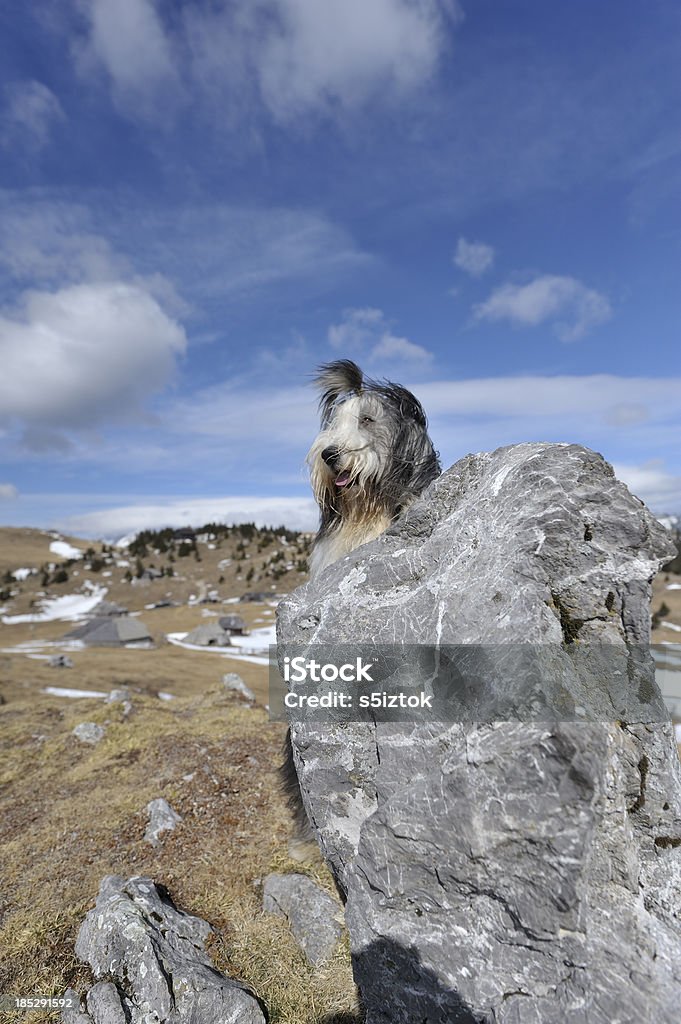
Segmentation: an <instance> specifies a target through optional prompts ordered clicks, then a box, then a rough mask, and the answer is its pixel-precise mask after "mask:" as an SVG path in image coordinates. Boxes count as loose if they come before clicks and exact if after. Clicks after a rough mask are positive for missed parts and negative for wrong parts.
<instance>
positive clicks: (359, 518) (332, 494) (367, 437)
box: [307, 395, 390, 576]
mask: <svg viewBox="0 0 681 1024" xmlns="http://www.w3.org/2000/svg"><path fill="white" fill-rule="evenodd" d="M382 414H383V410H382V407H381V403H380V401H379V400H378V399H377V398H375V397H374V396H373V395H366V396H361V397H360V396H355V397H353V398H348V399H347V401H345V402H343V403H342V404H341V405H340V406H339V407H338V409H337V411H336V413H335V415H334V417H333V419H332V420H331V422H330V423H329V425H328V427H327V428H326V429H325V430H322V431H321V433H320V434H319V435H318V436H317V438H316V439H315V441H314V444H313V445H312V447H311V448H310V451H309V452H308V455H307V462H308V464H309V466H310V482H311V484H312V490H313V492H314V496H315V498H316V500H317V503H318V504H319V505H320V506H321V505H322V503H323V501H324V500H325V499H326V500H329V501H330V503H331V505H332V507H333V508H335V509H336V511H337V512H338V513H339V516H340V519H339V525H338V527H337V528H336V529H335V530H333V531H332V532H331V533H329V534H327V535H326V536H323V537H321V538H320V539H319V541H318V542H317V544H315V547H314V550H313V552H312V556H311V558H310V575H311V576H316V575H317V574H318V573H320V572H321V571H322V569H325V568H326V567H327V565H331V563H332V562H336V561H337V560H338V559H339V558H342V557H343V555H347V554H348V552H350V551H354V549H355V548H358V547H359V546H360V544H367V543H368V542H369V541H370V540H374V539H375V538H376V537H378V536H379V535H380V534H381V533H383V532H384V531H385V530H387V528H388V526H389V525H390V516H389V515H387V513H386V512H384V511H381V510H380V509H378V508H376V507H375V503H374V502H371V501H370V500H369V499H368V495H367V490H366V487H365V486H363V485H362V482H363V481H367V480H369V479H371V478H375V477H377V476H378V474H379V471H380V448H379V447H378V446H377V444H376V439H377V436H380V424H381V418H382ZM367 418H370V419H371V420H372V422H371V425H369V423H368V422H367ZM333 446H335V447H337V448H338V449H339V451H340V453H341V454H340V461H339V463H338V466H337V468H336V469H335V470H331V469H330V467H329V466H327V464H326V463H325V462H324V460H323V459H322V457H321V453H322V452H323V451H324V450H325V449H326V448H329V447H333ZM343 470H345V471H347V472H349V474H350V479H351V481H352V483H351V485H350V486H348V487H346V488H343V490H339V489H338V488H336V487H335V484H334V481H335V479H336V478H337V477H338V475H339V473H340V472H342V471H343Z"/></svg>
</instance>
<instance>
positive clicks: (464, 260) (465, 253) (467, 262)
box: [454, 238, 494, 277]
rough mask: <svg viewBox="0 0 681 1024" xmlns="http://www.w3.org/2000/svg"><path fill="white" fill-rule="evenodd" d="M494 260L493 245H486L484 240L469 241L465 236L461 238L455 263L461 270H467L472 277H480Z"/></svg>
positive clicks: (455, 255)
mask: <svg viewBox="0 0 681 1024" xmlns="http://www.w3.org/2000/svg"><path fill="white" fill-rule="evenodd" d="M493 262H494V249H493V248H492V246H491V245H485V243H484V242H467V241H466V239H465V238H460V239H459V241H458V243H457V246H456V253H455V254H454V263H455V264H456V266H457V267H459V269H460V270H465V271H466V273H467V274H470V275H471V276H472V277H480V275H481V274H484V273H485V271H486V270H489V268H490V267H491V266H492V264H493Z"/></svg>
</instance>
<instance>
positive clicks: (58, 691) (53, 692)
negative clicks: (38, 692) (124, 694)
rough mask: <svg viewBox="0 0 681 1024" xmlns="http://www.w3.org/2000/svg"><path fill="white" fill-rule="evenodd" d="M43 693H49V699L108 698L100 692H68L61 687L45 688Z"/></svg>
mask: <svg viewBox="0 0 681 1024" xmlns="http://www.w3.org/2000/svg"><path fill="white" fill-rule="evenodd" d="M43 693H49V694H50V696H51V697H93V698H100V697H108V693H104V692H102V691H101V690H70V689H69V688H68V687H62V686H46V687H45V688H44V690H43Z"/></svg>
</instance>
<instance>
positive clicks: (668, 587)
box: [665, 583, 681, 590]
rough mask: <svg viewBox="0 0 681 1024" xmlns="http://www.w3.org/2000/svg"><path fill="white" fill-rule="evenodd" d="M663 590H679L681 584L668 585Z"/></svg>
mask: <svg viewBox="0 0 681 1024" xmlns="http://www.w3.org/2000/svg"><path fill="white" fill-rule="evenodd" d="M665 590H681V583H668V584H667V586H666V587H665Z"/></svg>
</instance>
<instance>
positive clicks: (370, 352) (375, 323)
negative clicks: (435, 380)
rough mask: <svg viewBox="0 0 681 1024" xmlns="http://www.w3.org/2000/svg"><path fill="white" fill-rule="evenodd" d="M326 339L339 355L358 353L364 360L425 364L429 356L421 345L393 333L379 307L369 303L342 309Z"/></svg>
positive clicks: (430, 355) (428, 360)
mask: <svg viewBox="0 0 681 1024" xmlns="http://www.w3.org/2000/svg"><path fill="white" fill-rule="evenodd" d="M328 341H329V345H330V346H331V348H333V349H335V350H336V352H338V353H339V354H340V355H356V356H358V357H359V356H362V357H363V358H364V359H365V360H366V361H367V362H368V363H372V362H375V361H376V360H383V361H385V362H388V363H405V362H407V363H422V364H427V363H429V362H430V361H431V359H432V353H430V352H429V351H428V350H427V349H425V348H423V346H421V345H416V344H415V343H414V342H413V341H409V339H408V338H402V337H400V336H399V335H396V334H394V333H393V331H392V328H391V326H390V323H389V322H388V320H387V319H386V316H385V314H384V313H383V310H381V309H374V308H373V307H371V306H367V307H364V308H362V309H347V310H345V312H344V314H343V319H342V321H341V322H340V323H338V324H332V325H331V327H329V331H328Z"/></svg>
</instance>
